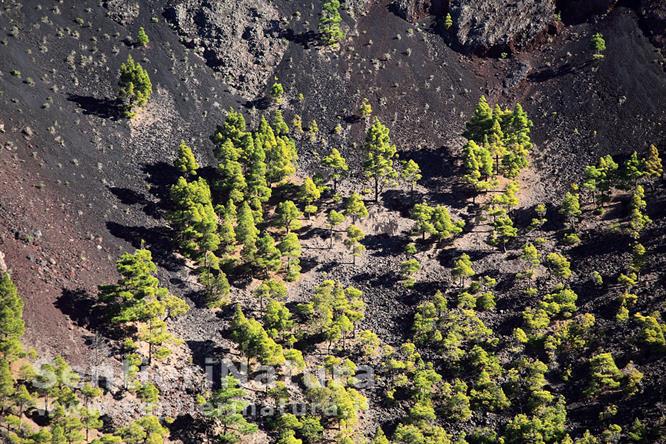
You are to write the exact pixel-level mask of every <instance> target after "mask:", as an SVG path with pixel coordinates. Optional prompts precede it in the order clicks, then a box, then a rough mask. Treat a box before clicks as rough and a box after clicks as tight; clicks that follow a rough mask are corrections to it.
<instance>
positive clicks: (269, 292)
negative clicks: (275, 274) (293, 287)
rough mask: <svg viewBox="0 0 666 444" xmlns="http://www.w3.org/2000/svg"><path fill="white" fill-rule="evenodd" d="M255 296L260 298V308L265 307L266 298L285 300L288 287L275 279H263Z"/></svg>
mask: <svg viewBox="0 0 666 444" xmlns="http://www.w3.org/2000/svg"><path fill="white" fill-rule="evenodd" d="M254 294H255V296H256V297H257V298H259V306H260V310H263V309H264V301H265V300H266V299H269V300H271V299H274V300H284V299H286V297H287V287H285V285H284V284H283V283H282V282H280V281H277V280H275V279H268V280H265V281H263V282H262V283H261V284H260V285H259V286H258V287H257V289H256V290H255V293H254Z"/></svg>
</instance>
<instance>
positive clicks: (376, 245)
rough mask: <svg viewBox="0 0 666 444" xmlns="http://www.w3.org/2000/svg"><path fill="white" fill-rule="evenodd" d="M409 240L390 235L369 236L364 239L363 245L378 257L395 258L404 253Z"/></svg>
mask: <svg viewBox="0 0 666 444" xmlns="http://www.w3.org/2000/svg"><path fill="white" fill-rule="evenodd" d="M408 242H409V238H406V237H405V236H394V235H391V234H388V233H379V234H368V235H366V236H365V238H364V239H363V245H365V246H366V247H367V249H368V250H372V252H371V253H370V254H371V255H372V256H376V257H387V256H395V255H398V254H400V253H403V252H404V250H405V246H406V245H407V243H408Z"/></svg>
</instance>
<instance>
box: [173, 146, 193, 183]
mask: <svg viewBox="0 0 666 444" xmlns="http://www.w3.org/2000/svg"><path fill="white" fill-rule="evenodd" d="M174 166H175V167H176V168H177V169H178V171H180V173H181V174H183V175H184V176H196V174H197V170H198V169H199V164H198V163H197V159H196V158H195V157H194V153H193V152H192V148H190V147H189V146H187V144H186V143H185V141H181V142H180V145H179V146H178V156H177V157H176V161H175V162H174Z"/></svg>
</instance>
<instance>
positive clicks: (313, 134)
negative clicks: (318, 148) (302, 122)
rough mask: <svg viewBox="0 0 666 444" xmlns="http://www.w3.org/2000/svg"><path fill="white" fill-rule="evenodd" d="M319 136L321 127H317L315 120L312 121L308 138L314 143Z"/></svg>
mask: <svg viewBox="0 0 666 444" xmlns="http://www.w3.org/2000/svg"><path fill="white" fill-rule="evenodd" d="M317 134H319V125H317V121H316V120H315V119H312V120H311V121H310V125H308V137H309V139H310V142H312V143H314V142H316V141H317Z"/></svg>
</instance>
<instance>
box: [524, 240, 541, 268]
mask: <svg viewBox="0 0 666 444" xmlns="http://www.w3.org/2000/svg"><path fill="white" fill-rule="evenodd" d="M521 258H522V259H523V260H524V261H525V262H527V270H526V273H527V275H528V276H530V277H531V276H532V275H533V274H534V269H535V268H536V267H538V266H539V265H540V264H541V255H540V254H539V250H537V248H536V247H535V246H534V244H532V243H529V242H528V243H526V244H525V245H524V246H523V251H522V253H521Z"/></svg>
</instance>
